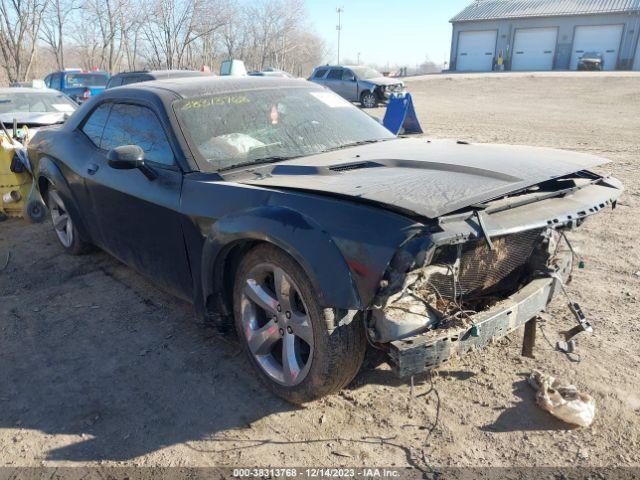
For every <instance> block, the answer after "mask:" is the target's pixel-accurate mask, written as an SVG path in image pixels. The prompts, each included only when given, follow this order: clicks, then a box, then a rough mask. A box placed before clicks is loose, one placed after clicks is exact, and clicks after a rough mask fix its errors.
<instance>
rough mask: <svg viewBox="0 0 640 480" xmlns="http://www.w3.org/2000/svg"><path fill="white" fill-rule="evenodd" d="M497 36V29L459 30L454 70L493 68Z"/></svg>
mask: <svg viewBox="0 0 640 480" xmlns="http://www.w3.org/2000/svg"><path fill="white" fill-rule="evenodd" d="M497 36H498V31H497V30H483V31H479V32H460V34H459V36H458V58H457V63H456V70H457V71H459V72H490V71H491V70H492V69H493V56H494V53H495V50H496V37H497Z"/></svg>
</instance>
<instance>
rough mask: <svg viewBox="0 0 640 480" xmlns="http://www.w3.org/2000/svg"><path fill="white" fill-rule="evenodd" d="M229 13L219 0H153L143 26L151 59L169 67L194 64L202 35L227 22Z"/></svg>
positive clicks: (161, 65) (208, 34) (156, 65)
mask: <svg viewBox="0 0 640 480" xmlns="http://www.w3.org/2000/svg"><path fill="white" fill-rule="evenodd" d="M226 13H227V9H226V5H225V4H223V2H222V1H220V0H151V3H150V5H149V10H148V12H147V21H146V22H145V24H144V25H143V27H142V32H143V35H144V38H145V40H146V43H147V60H148V62H149V63H150V64H151V65H153V66H155V67H164V68H168V69H172V68H185V67H187V66H189V65H190V64H191V66H193V63H195V58H196V57H198V55H197V54H196V51H197V49H198V48H202V45H201V44H202V41H203V39H205V38H206V37H210V36H211V35H212V34H213V33H214V32H216V31H217V30H218V29H220V28H221V27H222V26H223V25H225V23H226V21H227V20H226V18H227V16H226ZM199 43H200V45H199Z"/></svg>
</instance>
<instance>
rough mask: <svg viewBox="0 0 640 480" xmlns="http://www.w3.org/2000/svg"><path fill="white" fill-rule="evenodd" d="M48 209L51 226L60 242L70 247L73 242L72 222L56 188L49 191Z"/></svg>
mask: <svg viewBox="0 0 640 480" xmlns="http://www.w3.org/2000/svg"><path fill="white" fill-rule="evenodd" d="M49 210H50V212H51V220H52V221H53V228H54V229H55V231H56V235H58V239H59V240H60V243H62V245H63V246H64V247H65V248H69V247H71V244H72V243H73V222H72V221H71V216H70V215H69V212H67V209H66V207H65V206H64V202H63V201H62V198H60V194H59V193H58V192H57V191H56V190H50V191H49Z"/></svg>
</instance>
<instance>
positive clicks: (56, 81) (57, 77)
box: [50, 73, 62, 90]
mask: <svg viewBox="0 0 640 480" xmlns="http://www.w3.org/2000/svg"><path fill="white" fill-rule="evenodd" d="M61 80H62V75H61V74H59V73H54V74H53V75H51V80H50V81H51V88H55V89H56V90H60V88H61V85H60V81H61Z"/></svg>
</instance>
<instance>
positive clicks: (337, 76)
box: [327, 68, 342, 80]
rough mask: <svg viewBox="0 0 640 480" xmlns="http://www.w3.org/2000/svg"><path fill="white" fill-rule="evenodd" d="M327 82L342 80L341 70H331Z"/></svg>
mask: <svg viewBox="0 0 640 480" xmlns="http://www.w3.org/2000/svg"><path fill="white" fill-rule="evenodd" d="M327 80H342V69H341V68H334V69H333V70H331V71H330V72H329V75H327Z"/></svg>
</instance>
